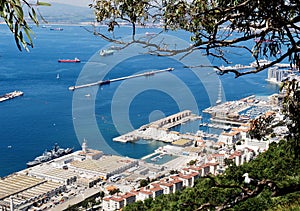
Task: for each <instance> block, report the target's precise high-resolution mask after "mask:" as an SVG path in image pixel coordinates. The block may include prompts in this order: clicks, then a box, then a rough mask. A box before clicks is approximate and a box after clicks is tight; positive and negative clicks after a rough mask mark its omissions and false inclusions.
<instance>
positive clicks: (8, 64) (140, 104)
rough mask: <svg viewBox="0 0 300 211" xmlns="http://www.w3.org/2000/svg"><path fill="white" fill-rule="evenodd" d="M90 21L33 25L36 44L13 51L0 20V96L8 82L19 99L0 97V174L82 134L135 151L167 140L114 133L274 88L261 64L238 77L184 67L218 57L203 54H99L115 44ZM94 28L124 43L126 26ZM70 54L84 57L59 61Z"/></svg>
mask: <svg viewBox="0 0 300 211" xmlns="http://www.w3.org/2000/svg"><path fill="white" fill-rule="evenodd" d="M51 28H62V29H63V30H50V29H51ZM92 29H93V28H91V27H89V26H79V25H55V26H48V25H47V26H45V27H42V26H40V27H35V26H33V27H32V30H33V31H34V34H33V35H32V37H33V42H34V48H30V49H29V52H27V51H25V50H22V51H21V52H20V51H19V50H18V49H17V47H16V44H15V41H14V37H13V35H12V34H11V33H10V32H9V30H8V29H7V26H6V25H0V37H1V42H0V96H1V95H4V94H5V93H8V92H12V91H14V90H20V91H23V92H24V96H22V97H17V98H14V99H12V100H9V101H5V102H2V103H0V177H5V176H7V175H9V174H12V173H14V172H16V171H20V170H22V169H25V168H26V163H27V162H28V161H31V160H33V159H34V158H35V157H37V156H39V155H41V154H42V153H43V152H44V151H46V150H50V149H52V147H53V145H54V144H55V143H57V144H58V145H59V146H60V147H63V148H67V147H72V148H74V150H79V149H81V144H82V142H83V141H84V140H86V142H87V144H88V146H89V147H90V148H93V149H97V150H102V151H103V152H104V153H106V154H117V155H121V156H128V157H132V158H137V159H139V158H141V157H143V156H145V155H148V154H150V153H153V152H154V150H155V149H157V148H158V147H160V146H163V145H165V144H164V143H161V142H157V141H146V140H140V141H138V142H136V143H118V142H114V141H113V140H112V139H113V138H114V137H116V136H119V135H122V134H124V133H126V132H129V131H131V130H133V129H137V128H139V127H140V126H142V125H144V124H147V123H149V122H151V121H154V120H157V119H159V118H162V117H164V116H168V115H171V114H174V113H177V112H179V111H182V110H186V109H189V110H192V111H193V112H194V113H197V114H198V115H202V110H203V109H205V108H207V107H209V106H211V105H213V104H214V103H215V102H216V99H219V98H221V99H222V101H225V100H237V99H240V98H243V97H247V96H249V95H257V96H266V95H270V94H273V93H276V92H278V86H276V85H273V84H269V83H268V82H266V81H265V79H266V77H267V72H266V71H264V72H261V73H258V74H251V75H246V76H243V77H240V78H237V79H236V78H235V77H234V75H233V74H225V75H223V76H219V75H217V74H216V72H215V71H214V70H212V68H208V67H201V68H188V67H187V66H188V64H191V65H197V64H204V66H207V64H208V63H212V64H214V65H221V64H223V62H222V61H220V60H216V59H214V58H210V57H205V56H203V55H202V54H201V57H200V56H197V55H196V54H195V55H193V56H192V57H190V58H189V57H188V56H189V55H185V56H184V57H182V58H179V57H176V58H174V57H168V56H165V57H164V56H156V55H152V54H149V52H152V53H153V51H152V50H153V49H151V48H141V47H138V46H135V45H131V46H129V48H128V49H129V50H126V49H124V50H120V51H119V50H116V51H115V53H114V54H113V55H108V56H105V57H101V56H100V55H99V51H100V50H101V49H107V48H109V47H111V48H112V47H114V45H116V44H111V43H108V42H107V41H105V40H103V39H102V38H100V37H98V36H95V35H93V33H92V32H91V30H92ZM99 30H102V31H104V33H106V34H107V36H110V37H114V38H117V39H120V40H122V41H124V40H126V39H125V37H127V36H130V34H131V29H130V28H126V27H121V28H118V29H117V31H116V32H115V33H114V34H112V33H107V32H106V28H105V27H102V28H100V29H99ZM158 32H160V29H157V28H138V29H137V34H140V35H141V37H143V36H142V35H144V36H145V37H148V36H153V35H156V34H157V33H158ZM147 39H148V38H147ZM164 39H165V40H164ZM164 39H162V40H161V42H160V44H161V45H164V42H167V41H170V40H173V41H171V42H175V45H178V47H179V46H180V43H183V44H186V43H189V34H187V33H186V32H182V31H176V32H168V33H167V35H166V37H165V38H164ZM178 40H179V41H178ZM246 44H251V43H246ZM175 47H176V46H175ZM228 52H230V49H228ZM153 54H155V52H154V53H153ZM198 55H200V53H198ZM228 56H229V57H230V59H231V61H232V64H233V65H234V64H244V65H248V64H249V63H250V62H252V61H253V58H251V56H247V55H246V54H245V52H243V51H241V50H239V51H238V52H236V51H232V52H230V53H229V54H228ZM74 58H79V59H80V60H81V62H80V63H59V62H58V59H74ZM184 60H185V61H184ZM169 67H172V68H174V70H173V71H166V72H162V73H158V74H155V75H152V76H150V75H149V76H147V77H145V76H143V77H137V78H133V79H128V80H122V81H116V82H113V83H110V84H107V85H103V86H101V87H100V86H94V87H88V88H83V89H78V90H75V91H70V90H69V87H70V86H74V85H75V84H77V85H80V84H83V83H91V82H96V81H98V80H112V79H116V78H120V77H126V76H130V75H134V74H139V73H144V72H151V71H154V70H163V69H166V68H169ZM212 95H213V96H212ZM206 118H209V117H206ZM195 127H196V128H195ZM197 127H198V126H197V125H196V126H193V130H198V128H197ZM193 132H195V131H193Z"/></svg>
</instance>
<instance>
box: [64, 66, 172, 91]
mask: <svg viewBox="0 0 300 211" xmlns="http://www.w3.org/2000/svg"><path fill="white" fill-rule="evenodd" d="M173 70H174V68H171V67H169V68H166V69H162V70H153V71H148V72H145V73H139V74H135V75H130V76H124V77H120V78H114V79H110V80H103V81H102V80H101V81H97V82H93V83H88V84H82V85H77V86H70V87H69V90H70V91H74V90H75V89H82V88H87V87H91V86H102V85H106V84H110V83H113V82H117V81H123V80H127V79H132V78H138V77H142V76H146V77H147V76H153V75H155V74H158V73H163V72H170V71H173Z"/></svg>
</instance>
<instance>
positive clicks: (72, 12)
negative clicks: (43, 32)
mask: <svg viewBox="0 0 300 211" xmlns="http://www.w3.org/2000/svg"><path fill="white" fill-rule="evenodd" d="M38 10H39V11H40V13H41V15H42V16H43V18H44V19H45V20H46V21H47V22H48V23H49V24H54V23H58V24H59V23H61V24H82V23H91V22H93V21H94V20H95V15H94V12H93V9H91V8H89V7H88V4H87V6H86V7H82V6H73V5H68V4H60V3H53V2H51V6H50V7H46V6H41V7H39V8H38ZM40 23H41V24H42V21H40Z"/></svg>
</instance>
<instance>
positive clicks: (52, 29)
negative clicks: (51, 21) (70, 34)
mask: <svg viewBox="0 0 300 211" xmlns="http://www.w3.org/2000/svg"><path fill="white" fill-rule="evenodd" d="M50 30H51V31H63V30H64V29H63V28H50Z"/></svg>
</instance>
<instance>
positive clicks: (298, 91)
mask: <svg viewBox="0 0 300 211" xmlns="http://www.w3.org/2000/svg"><path fill="white" fill-rule="evenodd" d="M281 91H283V92H284V93H285V97H284V98H283V113H284V114H285V116H286V118H287V120H286V123H287V127H288V129H289V132H290V133H289V135H288V137H287V139H288V141H289V142H290V143H291V146H293V147H292V148H293V149H294V151H295V152H294V153H295V155H296V157H297V158H299V153H300V87H299V81H297V80H295V79H294V80H292V81H284V82H283V84H282V86H281Z"/></svg>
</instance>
